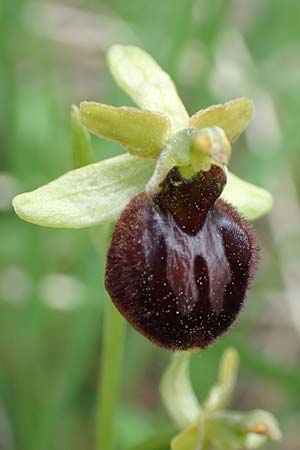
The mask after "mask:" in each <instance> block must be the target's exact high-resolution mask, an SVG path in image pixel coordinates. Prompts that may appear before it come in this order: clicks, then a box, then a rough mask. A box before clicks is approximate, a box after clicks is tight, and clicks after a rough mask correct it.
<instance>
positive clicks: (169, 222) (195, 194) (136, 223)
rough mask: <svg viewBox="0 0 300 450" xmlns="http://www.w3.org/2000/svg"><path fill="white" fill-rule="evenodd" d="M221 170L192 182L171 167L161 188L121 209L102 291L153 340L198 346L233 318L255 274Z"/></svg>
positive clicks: (245, 228) (252, 248)
mask: <svg viewBox="0 0 300 450" xmlns="http://www.w3.org/2000/svg"><path fill="white" fill-rule="evenodd" d="M225 182H226V176H224V172H223V170H222V168H220V167H218V166H212V167H211V169H210V170H209V171H207V172H200V173H199V174H198V175H197V176H195V177H193V178H192V179H191V180H183V179H182V177H181V176H180V174H179V171H178V169H173V170H172V171H171V173H169V175H168V177H167V179H166V180H165V182H164V185H163V186H162V189H161V192H160V193H159V194H158V195H156V197H155V198H153V199H151V198H149V197H148V196H147V195H145V194H139V195H138V196H136V197H135V198H134V199H133V200H132V201H131V202H130V203H129V205H128V206H127V208H126V209H125V210H124V211H123V213H122V214H121V217H120V219H119V221H118V222H117V224H116V227H115V231H114V233H113V238H112V243H111V246H110V249H109V252H108V257H107V265H106V279H105V280H106V281H105V283H106V288H107V290H108V292H109V294H110V296H111V298H112V300H113V302H114V303H115V305H116V307H117V308H118V309H119V311H120V312H121V313H122V314H123V315H124V316H125V317H126V319H127V320H128V321H129V322H130V323H131V325H132V326H133V327H134V328H136V329H137V330H138V331H139V332H141V333H142V334H143V335H145V336H146V337H147V338H148V339H150V340H152V341H153V342H155V343H156V344H157V345H160V346H162V347H166V348H168V349H173V350H187V349H191V348H196V347H198V348H199V347H200V348H204V347H206V346H208V345H210V344H212V343H213V342H214V341H215V340H216V339H217V338H219V337H220V336H221V335H222V334H223V333H224V332H225V331H227V330H228V329H229V327H230V326H231V325H232V324H233V323H234V321H235V320H236V319H237V317H238V314H239V312H240V310H241V308H242V306H243V304H244V301H245V295H246V291H247V289H248V287H249V284H250V280H251V278H252V276H253V273H254V268H255V264H256V253H257V244H256V238H255V235H254V233H253V231H252V229H251V227H250V226H249V225H248V224H247V223H246V222H245V221H244V220H243V219H242V218H241V217H240V215H239V214H238V213H237V212H236V211H235V210H234V209H233V208H232V207H231V206H230V205H229V204H227V203H225V202H224V201H223V200H220V199H218V197H219V196H220V193H221V191H222V188H223V186H224V185H225Z"/></svg>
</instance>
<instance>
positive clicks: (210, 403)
mask: <svg viewBox="0 0 300 450" xmlns="http://www.w3.org/2000/svg"><path fill="white" fill-rule="evenodd" d="M238 365H239V355H238V353H237V351H236V350H234V349H232V348H229V349H227V350H226V351H225V352H224V354H223V356H222V360H221V363H220V369H219V381H218V383H217V384H216V385H215V386H213V387H212V389H211V391H210V393H209V395H208V398H207V400H206V402H205V404H204V409H206V410H207V411H217V410H221V409H225V407H226V406H227V405H228V403H229V401H230V399H231V395H232V392H233V389H234V386H235V383H236V378H237V372H238Z"/></svg>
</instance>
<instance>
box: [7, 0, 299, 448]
mask: <svg viewBox="0 0 300 450" xmlns="http://www.w3.org/2000/svg"><path fill="white" fill-rule="evenodd" d="M117 42H118V43H123V44H135V45H139V46H141V47H143V48H144V49H145V50H147V51H148V52H150V53H151V54H152V55H153V56H154V57H155V59H157V60H158V61H159V63H160V64H161V65H162V66H163V67H164V68H165V69H166V70H168V71H169V72H170V73H171V75H172V77H173V78H174V80H175V81H176V83H177V86H178V89H179V92H180V95H181V97H182V98H183V100H184V102H185V104H186V106H187V108H188V110H189V112H190V113H193V112H195V111H197V110H198V109H200V108H202V107H205V106H208V105H209V104H211V103H219V102H223V101H226V100H230V99H232V98H234V97H238V96H249V97H251V98H253V100H254V102H255V107H256V115H255V118H254V120H253V122H252V124H251V126H250V127H249V130H248V131H247V132H246V133H245V134H244V136H243V137H242V138H241V139H240V140H239V142H238V143H236V144H235V145H234V153H233V155H234V156H233V161H232V169H233V170H234V171H235V172H237V173H238V174H239V175H240V176H242V177H244V178H245V179H247V180H249V181H252V182H255V183H258V184H260V185H262V186H264V187H266V188H269V189H270V190H271V191H272V192H273V194H274V196H275V200H276V201H275V207H274V210H273V212H272V213H271V214H270V215H269V216H268V217H267V218H265V219H263V220H260V221H258V222H257V223H256V224H255V228H256V230H257V234H258V238H259V242H260V246H261V255H260V263H259V269H258V272H257V276H256V278H255V280H254V283H253V288H252V290H251V292H250V293H249V295H248V303H247V307H246V308H245V310H244V312H243V314H242V315H241V319H240V321H239V323H238V324H237V325H236V326H235V327H234V328H233V330H232V331H231V332H230V333H228V334H227V335H226V336H225V338H223V339H222V340H221V341H220V342H218V343H217V344H216V345H215V346H214V347H213V348H210V349H208V350H206V351H204V352H203V353H201V354H199V355H198V356H195V357H194V359H193V364H192V377H193V381H194V384H195V387H196V390H197V392H198V394H199V396H200V398H203V397H204V395H205V393H206V392H207V390H208V388H209V386H210V385H211V384H212V383H213V381H214V380H215V379H216V375H217V366H218V361H219V357H220V355H221V353H222V351H223V349H224V348H225V347H227V346H229V345H233V346H235V347H236V348H237V349H238V350H239V352H240V356H241V371H240V377H239V382H238V387H237V390H236V392H235V397H234V404H233V405H232V407H234V408H236V409H241V410H246V409H250V408H264V409H267V410H270V411H271V412H273V413H274V414H275V415H276V416H277V417H278V419H279V421H280V424H281V428H282V431H283V441H282V443H280V444H279V445H271V446H269V447H268V448H274V449H279V448H280V449H281V450H299V445H300V444H299V442H300V427H299V425H300V361H299V357H300V258H299V253H300V202H299V191H300V183H299V179H300V164H299V162H300V159H299V150H300V58H299V54H300V2H297V1H295V0H285V1H282V0H227V1H225V0H194V1H192V0H162V1H152V2H149V1H145V0H89V1H84V0H63V1H58V0H56V1H53V0H49V1H44V0H39V1H38V0H0V449H1V450H69V449H70V450H79V449H80V450H91V449H92V448H93V439H94V438H93V430H94V421H95V410H96V392H97V383H98V380H97V378H98V370H99V363H100V351H101V330H102V316H103V314H102V313H103V309H104V302H105V301H106V300H105V296H104V292H103V264H104V263H103V254H104V252H105V242H104V237H103V238H102V235H101V230H100V231H99V230H97V233H98V235H97V236H96V240H97V242H98V245H99V252H100V257H99V253H98V252H97V251H96V249H95V246H94V244H93V242H92V240H91V234H90V232H89V231H86V230H80V231H68V230H55V229H53V230H52V229H46V228H45V229H43V228H39V227H37V226H34V225H31V224H28V223H25V222H22V221H21V220H20V219H18V218H17V217H16V216H15V214H14V213H13V211H12V208H11V206H10V204H11V198H12V196H13V195H15V194H16V193H19V192H22V191H27V190H31V189H33V188H35V187H38V186H39V185H41V184H43V183H46V182H48V181H49V180H51V179H53V178H55V177H57V176H59V175H60V174H63V173H64V172H66V171H67V170H69V169H71V168H72V153H71V135H70V123H69V111H70V105H71V104H79V102H80V101H82V100H96V101H97V100H98V101H102V102H104V103H110V104H113V105H123V104H124V105H128V104H131V103H130V101H129V99H128V98H127V97H126V95H125V94H123V93H122V92H121V91H120V90H119V89H118V88H117V87H116V85H115V84H114V82H113V81H112V79H111V77H110V75H109V73H108V69H107V67H106V63H105V52H106V50H107V48H108V47H109V46H110V45H111V44H114V43H117ZM93 145H94V148H95V152H96V155H97V158H98V159H102V158H105V157H107V156H110V155H116V154H118V153H120V152H121V151H122V149H121V148H119V147H118V146H117V145H116V144H112V143H109V142H106V141H102V140H100V139H97V138H93ZM101 255H102V256H101ZM168 359H169V354H168V352H166V351H163V350H160V349H157V348H155V347H154V346H153V345H152V344H150V343H149V342H147V341H146V340H145V339H144V338H143V337H141V336H140V335H138V334H137V333H136V332H134V331H133V330H132V329H129V328H128V329H127V337H126V353H125V361H124V369H123V371H122V389H121V398H120V402H119V406H118V425H117V429H116V437H117V440H118V442H119V448H120V449H122V450H123V449H125V448H126V447H127V446H130V445H133V444H135V443H136V442H138V441H140V440H141V439H144V438H146V437H147V436H149V435H151V434H153V433H155V432H156V431H157V430H162V429H163V426H164V424H165V425H166V427H167V426H168V423H169V422H168V418H167V416H166V414H165V412H164V410H163V407H162V405H161V403H160V399H159V395H158V389H157V386H158V382H159V379H160V376H161V373H162V371H163V369H164V367H165V366H166V364H167V361H168ZM161 450H164V449H161Z"/></svg>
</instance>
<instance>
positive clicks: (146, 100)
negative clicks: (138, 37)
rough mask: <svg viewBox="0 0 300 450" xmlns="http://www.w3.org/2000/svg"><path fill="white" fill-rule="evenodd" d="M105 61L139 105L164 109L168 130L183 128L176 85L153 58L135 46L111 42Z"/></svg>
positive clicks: (185, 118) (184, 122) (184, 116)
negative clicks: (112, 44)
mask: <svg viewBox="0 0 300 450" xmlns="http://www.w3.org/2000/svg"><path fill="white" fill-rule="evenodd" d="M108 63H109V67H110V70H111V73H112V75H113V77H114V78H115V80H116V82H117V83H118V85H119V86H120V87H121V88H122V89H124V91H126V92H127V94H128V95H129V96H130V97H131V98H132V99H133V101H134V102H135V103H136V104H137V105H139V106H140V107H141V108H143V109H147V110H150V111H158V112H162V113H165V114H166V115H167V116H168V117H169V119H170V121H171V124H172V132H176V131H178V130H180V129H182V128H186V126H187V124H188V114H187V112H186V109H185V107H184V105H183V103H182V101H181V100H180V98H179V96H178V93H177V91H176V87H175V85H174V83H173V81H172V80H171V78H170V77H169V75H168V74H167V73H166V72H164V71H163V70H162V69H161V67H160V66H159V65H158V64H157V63H156V62H155V61H154V59H153V58H152V57H151V56H150V55H148V53H146V52H144V51H143V50H141V49H140V48H138V47H133V46H123V45H114V46H112V47H111V48H110V50H109V51H108Z"/></svg>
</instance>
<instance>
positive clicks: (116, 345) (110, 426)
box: [96, 298, 125, 450]
mask: <svg viewBox="0 0 300 450" xmlns="http://www.w3.org/2000/svg"><path fill="white" fill-rule="evenodd" d="M107 300H108V301H107V304H106V311H105V317H104V328H103V343H102V355H101V366H100V378H99V392H98V402H97V413H96V449H97V450H111V449H112V448H113V445H114V436H115V433H114V422H115V409H116V404H117V399H118V392H119V384H120V378H121V364H122V358H123V348H124V335H125V333H124V332H125V321H124V319H123V317H122V316H121V315H120V314H119V312H118V311H117V310H116V308H115V307H114V305H113V303H112V302H111V300H110V299H109V298H108V299H107Z"/></svg>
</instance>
